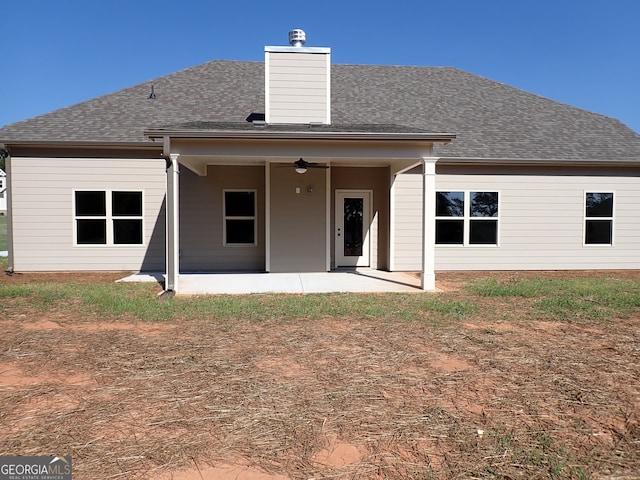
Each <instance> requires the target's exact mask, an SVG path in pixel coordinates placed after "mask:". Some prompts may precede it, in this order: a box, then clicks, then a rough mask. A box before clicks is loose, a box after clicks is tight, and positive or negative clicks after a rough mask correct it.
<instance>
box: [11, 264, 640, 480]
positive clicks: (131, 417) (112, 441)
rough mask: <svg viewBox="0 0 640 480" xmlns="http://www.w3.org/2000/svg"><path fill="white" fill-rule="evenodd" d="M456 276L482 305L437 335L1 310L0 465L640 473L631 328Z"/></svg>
mask: <svg viewBox="0 0 640 480" xmlns="http://www.w3.org/2000/svg"><path fill="white" fill-rule="evenodd" d="M472 279H473V277H472V276H468V277H464V276H456V275H450V276H446V275H443V276H441V277H440V281H442V282H443V284H444V283H446V284H447V286H448V289H449V291H447V292H445V293H441V294H439V295H441V296H445V297H446V298H451V299H461V300H465V301H474V302H476V303H477V304H478V310H477V311H476V313H474V314H473V315H470V316H468V317H467V318H464V319H462V320H451V321H448V322H440V323H439V324H438V325H437V326H436V327H434V325H433V323H432V322H427V321H424V322H423V321H406V320H404V319H403V318H397V319H394V320H377V319H374V318H360V317H358V316H353V317H350V318H336V317H329V316H327V317H325V318H317V319H300V320H282V319H270V320H264V321H248V320H242V319H237V320H225V321H217V322H211V321H205V320H203V319H199V318H188V319H177V320H174V321H169V322H163V323H156V324H148V323H131V322H130V320H125V319H122V318H120V319H118V318H113V319H102V320H100V319H95V318H84V317H83V316H82V314H80V313H78V312H74V311H68V310H72V309H71V308H67V309H65V308H64V307H63V306H58V307H56V308H55V309H52V310H49V311H47V312H45V313H42V312H39V311H37V310H35V309H33V308H29V307H28V306H25V305H23V304H20V303H18V302H14V301H13V300H11V299H6V300H5V302H6V303H5V305H4V306H3V307H2V312H3V315H4V318H2V319H1V320H0V328H1V329H2V332H3V333H2V340H3V341H2V348H1V350H0V404H1V405H2V409H0V428H1V432H2V435H1V436H0V452H2V453H3V454H14V455H18V454H19V455H44V454H54V453H55V454H71V455H72V456H73V462H74V478H75V479H79V480H82V479H98V480H99V479H117V478H122V479H143V478H149V479H153V478H159V477H160V476H161V475H164V474H167V473H168V472H171V471H174V470H175V471H177V470H180V469H182V468H189V467H193V466H194V465H198V466H199V467H200V468H204V467H205V466H206V465H207V464H217V463H229V462H231V461H236V460H237V461H242V462H243V463H244V464H245V465H249V466H255V467H259V468H260V469H261V470H263V471H265V472H271V473H274V474H281V475H284V476H286V477H288V478H292V479H310V478H315V479H323V478H326V479H329V478H331V479H335V478H339V479H360V478H407V479H436V478H496V479H497V478H499V479H516V478H522V479H535V478H576V479H586V478H593V479H596V478H610V479H614V478H620V479H621V478H640V467H639V466H640V425H639V419H640V381H639V379H640V347H639V346H640V329H639V326H640V325H639V324H640V322H639V320H638V318H637V317H634V318H620V319H618V318H611V319H608V321H606V322H601V323H594V322H586V323H585V322H576V321H571V322H566V321H565V322H558V321H553V320H548V319H545V320H542V319H539V318H535V317H531V316H528V315H522V316H518V315H513V309H514V308H515V307H514V305H516V304H517V303H515V302H520V301H521V300H517V299H508V298H507V299H505V298H499V299H492V298H489V299H487V298H481V297H475V296H473V295H471V294H469V293H464V292H462V291H459V290H458V289H457V288H455V287H456V286H460V285H461V284H464V283H465V282H467V281H470V280H472ZM447 282H448V283H447ZM12 302H14V303H12ZM512 302H514V303H512ZM60 327H61V328H60ZM338 447H340V448H343V449H346V447H350V449H349V452H350V453H351V457H350V458H348V459H347V458H346V457H344V456H343V457H340V456H339V455H337V456H336V455H334V456H332V455H331V452H332V450H331V449H332V448H334V449H337V448H338ZM176 478H178V474H176ZM194 478H198V477H194Z"/></svg>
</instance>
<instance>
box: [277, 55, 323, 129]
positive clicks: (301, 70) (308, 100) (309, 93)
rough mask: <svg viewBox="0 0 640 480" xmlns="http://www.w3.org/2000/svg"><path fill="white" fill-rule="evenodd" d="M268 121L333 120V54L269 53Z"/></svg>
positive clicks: (309, 121)
mask: <svg viewBox="0 0 640 480" xmlns="http://www.w3.org/2000/svg"><path fill="white" fill-rule="evenodd" d="M266 55H267V57H266V59H267V61H266V65H267V67H266V69H267V71H266V75H267V77H266V120H267V122H268V123H311V122H320V123H331V120H330V117H331V115H330V99H329V95H330V91H329V89H330V86H329V69H330V66H329V54H327V53H306V52H299V53H291V52H267V53H266Z"/></svg>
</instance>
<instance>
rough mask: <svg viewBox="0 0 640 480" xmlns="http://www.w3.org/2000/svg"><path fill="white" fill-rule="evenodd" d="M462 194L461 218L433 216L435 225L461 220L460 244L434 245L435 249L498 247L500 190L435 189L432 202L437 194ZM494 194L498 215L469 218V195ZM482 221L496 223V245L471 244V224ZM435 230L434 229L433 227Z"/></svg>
mask: <svg viewBox="0 0 640 480" xmlns="http://www.w3.org/2000/svg"><path fill="white" fill-rule="evenodd" d="M444 192H448V193H462V195H463V201H464V210H463V212H462V216H461V217H449V216H441V215H440V216H439V215H437V212H436V216H435V222H434V226H435V223H436V222H437V221H438V220H445V221H446V220H457V221H460V220H462V229H463V230H462V243H436V244H435V245H436V248H439V249H440V248H463V247H472V248H477V247H478V248H496V247H499V246H500V227H501V226H500V224H501V221H500V212H501V210H502V208H501V205H500V204H501V200H500V199H501V198H502V192H501V191H500V190H453V189H448V190H445V189H437V190H436V191H435V192H434V200H435V196H436V194H437V193H444ZM472 192H473V193H496V194H497V195H498V215H497V216H496V217H472V216H471V193H472ZM483 221H496V243H471V241H470V237H471V222H483ZM434 228H435V227H434ZM434 242H435V230H434Z"/></svg>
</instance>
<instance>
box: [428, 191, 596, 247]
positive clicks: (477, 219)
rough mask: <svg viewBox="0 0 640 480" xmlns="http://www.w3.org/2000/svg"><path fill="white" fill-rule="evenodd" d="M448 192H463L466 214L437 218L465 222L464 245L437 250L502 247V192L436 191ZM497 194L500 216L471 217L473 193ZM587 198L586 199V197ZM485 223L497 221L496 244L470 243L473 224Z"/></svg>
mask: <svg viewBox="0 0 640 480" xmlns="http://www.w3.org/2000/svg"><path fill="white" fill-rule="evenodd" d="M446 192H462V194H463V195H464V197H463V198H464V212H463V216H462V217H446V216H436V217H435V218H436V221H438V220H462V221H463V227H462V228H463V232H462V244H460V243H436V244H435V245H436V247H437V248H462V247H473V248H475V247H479V248H496V247H499V246H500V224H501V223H502V222H501V221H500V212H501V211H502V206H501V198H502V192H501V191H500V190H480V189H475V190H461V189H455V188H450V189H444V188H439V189H437V190H436V193H446ZM472 192H473V193H480V192H482V193H497V194H498V215H497V216H495V217H472V216H471V193H472ZM585 198H586V197H585ZM483 221H485V222H486V221H496V222H497V224H496V243H490V244H489V243H470V240H469V238H470V236H471V222H483ZM434 235H435V224H434Z"/></svg>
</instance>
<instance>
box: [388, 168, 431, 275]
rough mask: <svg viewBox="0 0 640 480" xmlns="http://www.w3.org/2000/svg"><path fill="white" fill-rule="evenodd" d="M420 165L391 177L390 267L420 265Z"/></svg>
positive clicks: (404, 268) (400, 268) (406, 268)
mask: <svg viewBox="0 0 640 480" xmlns="http://www.w3.org/2000/svg"><path fill="white" fill-rule="evenodd" d="M422 181H423V175H422V167H419V168H415V169H413V170H411V171H410V172H407V173H403V174H401V175H396V177H395V179H394V180H393V189H392V193H391V194H392V195H393V196H394V211H393V213H392V215H393V231H392V232H391V235H393V246H394V247H393V251H392V252H391V255H392V258H393V270H396V271H420V270H421V269H422Z"/></svg>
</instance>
